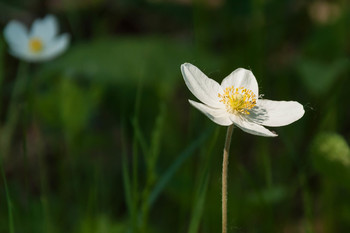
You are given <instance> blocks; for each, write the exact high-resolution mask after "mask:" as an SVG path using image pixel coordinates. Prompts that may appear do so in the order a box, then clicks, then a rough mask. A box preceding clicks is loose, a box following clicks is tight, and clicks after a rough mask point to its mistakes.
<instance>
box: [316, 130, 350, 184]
mask: <svg viewBox="0 0 350 233" xmlns="http://www.w3.org/2000/svg"><path fill="white" fill-rule="evenodd" d="M311 155H312V161H313V165H314V167H315V169H316V170H317V171H318V172H319V173H321V174H322V175H324V176H326V177H329V178H332V179H334V180H337V181H340V182H343V183H346V182H347V183H348V181H345V180H346V179H349V178H350V149H349V145H348V144H347V142H346V141H345V139H344V138H343V137H342V136H341V135H339V134H337V133H320V134H319V135H317V136H316V138H315V139H314V141H313V142H312V145H311Z"/></svg>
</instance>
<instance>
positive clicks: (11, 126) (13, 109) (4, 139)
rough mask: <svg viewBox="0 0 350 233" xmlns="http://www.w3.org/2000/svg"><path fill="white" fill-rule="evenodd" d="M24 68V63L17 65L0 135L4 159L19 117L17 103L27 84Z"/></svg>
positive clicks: (19, 109)
mask: <svg viewBox="0 0 350 233" xmlns="http://www.w3.org/2000/svg"><path fill="white" fill-rule="evenodd" d="M26 66H27V64H25V63H20V64H19V67H18V73H17V77H16V80H15V84H14V87H13V90H12V96H11V100H10V104H9V107H8V110H7V115H6V123H5V126H4V128H3V129H2V133H1V134H2V135H1V147H2V156H3V157H4V158H6V157H7V156H8V153H9V150H10V146H11V141H12V136H13V133H14V130H15V128H16V125H17V122H18V119H19V116H20V111H21V108H20V107H19V106H18V103H19V102H20V97H21V96H22V95H23V92H24V91H25V86H26V82H27V75H26V70H27V67H26Z"/></svg>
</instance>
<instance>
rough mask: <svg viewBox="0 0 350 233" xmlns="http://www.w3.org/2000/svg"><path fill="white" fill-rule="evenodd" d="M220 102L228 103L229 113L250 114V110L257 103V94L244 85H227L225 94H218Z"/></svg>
mask: <svg viewBox="0 0 350 233" xmlns="http://www.w3.org/2000/svg"><path fill="white" fill-rule="evenodd" d="M218 96H219V98H221V100H220V102H222V103H224V104H225V105H226V109H227V111H228V112H229V113H243V114H250V112H249V110H250V109H252V108H253V107H254V106H255V105H256V96H255V94H254V93H253V92H252V91H251V90H249V89H246V88H244V87H238V88H235V87H234V86H231V87H227V88H225V90H224V93H223V94H218Z"/></svg>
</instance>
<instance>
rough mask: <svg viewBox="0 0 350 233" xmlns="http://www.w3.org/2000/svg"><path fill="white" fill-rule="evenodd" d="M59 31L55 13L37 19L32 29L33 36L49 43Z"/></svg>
mask: <svg viewBox="0 0 350 233" xmlns="http://www.w3.org/2000/svg"><path fill="white" fill-rule="evenodd" d="M57 33H58V23H57V19H56V17H55V16H53V15H47V16H46V17H45V18H43V19H36V20H35V21H34V23H33V26H32V28H31V31H30V36H31V37H38V38H40V39H42V40H43V41H44V42H46V43H48V42H49V41H50V40H52V39H53V38H54V37H55V36H56V35H57Z"/></svg>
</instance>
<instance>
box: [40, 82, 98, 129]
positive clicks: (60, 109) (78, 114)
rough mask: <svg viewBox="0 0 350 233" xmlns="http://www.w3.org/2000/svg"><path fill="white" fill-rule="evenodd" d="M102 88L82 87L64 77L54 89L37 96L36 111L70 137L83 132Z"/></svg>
mask: <svg viewBox="0 0 350 233" xmlns="http://www.w3.org/2000/svg"><path fill="white" fill-rule="evenodd" d="M101 93H102V92H101V88H100V87H99V86H97V85H91V86H89V87H81V86H79V85H78V84H77V83H75V82H74V80H72V79H70V78H67V77H62V78H61V79H60V80H59V81H58V82H57V83H52V87H51V88H49V89H48V90H46V91H45V92H42V93H38V94H37V96H36V101H35V103H36V109H37V111H38V112H39V115H40V117H41V118H42V120H44V121H45V122H47V123H49V125H51V126H54V127H57V126H60V124H62V125H63V129H64V130H65V132H66V133H67V134H69V135H74V134H75V133H78V132H79V131H80V130H82V129H83V128H84V127H85V126H86V124H87V123H88V121H89V119H90V118H91V114H92V112H93V110H94V108H95V107H96V106H97V104H98V102H99V99H100V96H101Z"/></svg>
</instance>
